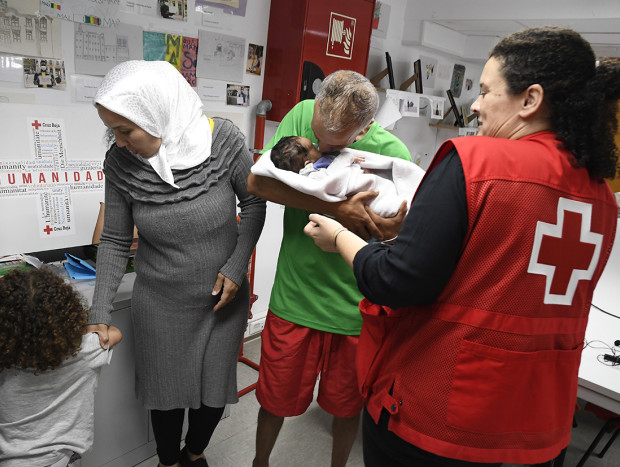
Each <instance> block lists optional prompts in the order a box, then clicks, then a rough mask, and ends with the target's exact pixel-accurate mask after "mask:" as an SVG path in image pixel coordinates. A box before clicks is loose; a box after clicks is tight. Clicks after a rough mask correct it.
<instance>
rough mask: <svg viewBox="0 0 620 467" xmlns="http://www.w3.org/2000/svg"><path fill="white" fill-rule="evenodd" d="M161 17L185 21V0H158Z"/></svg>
mask: <svg viewBox="0 0 620 467" xmlns="http://www.w3.org/2000/svg"><path fill="white" fill-rule="evenodd" d="M158 2H159V5H158V9H159V15H160V16H161V17H162V18H166V19H173V20H177V21H187V0H158Z"/></svg>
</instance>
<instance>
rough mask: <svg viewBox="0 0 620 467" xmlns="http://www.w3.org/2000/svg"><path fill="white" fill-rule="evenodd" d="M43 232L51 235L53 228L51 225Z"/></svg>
mask: <svg viewBox="0 0 620 467" xmlns="http://www.w3.org/2000/svg"><path fill="white" fill-rule="evenodd" d="M43 232H45V233H46V234H48V235H49V234H50V233H51V232H52V228H51V227H50V226H49V225H46V226H45V228H44V229H43Z"/></svg>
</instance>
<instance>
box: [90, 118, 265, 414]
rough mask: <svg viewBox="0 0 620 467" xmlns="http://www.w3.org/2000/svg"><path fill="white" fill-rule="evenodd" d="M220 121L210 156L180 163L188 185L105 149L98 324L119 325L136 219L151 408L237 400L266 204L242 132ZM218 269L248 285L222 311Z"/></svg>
mask: <svg viewBox="0 0 620 467" xmlns="http://www.w3.org/2000/svg"><path fill="white" fill-rule="evenodd" d="M214 120H215V126H214V130H213V141H212V147H211V156H210V157H209V158H208V159H207V160H206V161H204V162H203V163H202V164H199V165H198V166H196V167H193V168H191V169H186V170H173V174H174V180H175V183H176V184H177V185H178V186H179V187H180V189H177V188H174V187H172V186H171V185H169V184H167V183H165V182H164V181H162V179H161V178H160V177H159V176H158V175H157V174H156V173H155V171H154V170H153V169H152V168H151V166H150V165H149V164H148V163H146V162H145V161H144V160H142V159H140V158H139V157H136V156H133V155H132V154H130V153H129V152H128V151H126V150H125V149H119V148H118V147H117V146H116V145H114V146H113V147H112V148H111V149H110V150H109V151H108V153H107V154H106V159H105V164H104V173H105V176H106V182H105V183H106V185H105V217H104V227H103V233H102V235H101V243H100V245H99V250H98V253H97V280H96V285H95V292H94V298H93V305H92V308H91V311H90V317H89V324H96V323H105V324H109V323H110V320H111V316H110V313H111V312H112V302H113V299H114V296H115V293H116V290H117V288H118V286H119V284H120V281H121V279H122V276H123V273H124V271H125V266H126V264H127V255H128V252H129V247H130V245H131V238H132V233H133V225H134V223H135V225H136V226H137V228H138V232H139V235H140V242H139V247H138V251H137V254H136V257H135V271H136V280H135V285H134V289H133V298H132V304H131V316H132V322H133V328H134V337H135V355H136V361H135V365H136V396H137V398H138V400H140V401H141V402H142V404H143V405H144V406H145V407H146V408H147V409H158V410H170V409H173V408H181V407H190V408H199V407H200V404H201V403H202V404H205V405H207V406H210V407H223V406H224V405H225V404H228V403H235V402H237V401H238V397H237V387H236V382H237V380H236V362H237V356H238V353H239V348H240V346H241V340H242V338H243V333H244V330H245V326H246V323H247V319H248V311H249V284H248V281H247V275H246V274H247V269H248V261H249V258H250V256H251V254H252V250H253V249H254V246H255V245H256V242H257V241H258V237H259V236H260V233H261V230H262V227H263V223H264V220H265V201H263V200H262V199H260V198H257V197H255V196H252V195H250V194H248V192H247V189H246V180H247V177H248V174H249V173H250V167H251V165H252V158H251V155H250V152H249V151H248V149H247V148H246V146H245V140H244V137H243V135H242V134H241V133H240V131H239V130H238V129H237V127H235V126H234V125H233V124H232V123H231V122H230V121H228V120H223V119H217V118H216V119H214ZM235 195H236V197H237V198H238V200H239V207H240V210H241V212H240V217H241V221H240V223H239V225H237V216H236V208H235V203H236V201H235ZM218 272H221V273H222V274H223V275H225V276H226V277H228V278H229V279H231V280H232V281H233V282H235V283H236V284H239V285H240V288H239V291H238V293H237V295H236V297H235V299H234V300H233V301H232V302H230V303H229V304H228V305H226V306H225V307H224V308H221V309H219V310H218V311H217V312H214V311H213V306H215V304H216V303H217V301H218V300H219V296H218V297H213V296H212V295H211V291H212V290H213V286H214V284H215V281H216V279H217V274H218Z"/></svg>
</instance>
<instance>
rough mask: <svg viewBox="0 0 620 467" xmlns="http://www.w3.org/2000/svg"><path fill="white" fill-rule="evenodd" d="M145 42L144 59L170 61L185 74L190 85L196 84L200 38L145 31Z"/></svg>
mask: <svg viewBox="0 0 620 467" xmlns="http://www.w3.org/2000/svg"><path fill="white" fill-rule="evenodd" d="M143 44H144V50H143V56H144V60H148V61H165V62H168V63H170V64H171V65H172V66H174V67H175V68H176V69H177V70H179V71H180V72H181V73H182V74H183V76H184V77H185V79H186V80H187V82H188V83H189V84H190V86H194V87H195V86H196V60H197V53H198V39H196V38H195V37H183V36H178V35H176V34H164V33H161V32H153V31H144V32H143Z"/></svg>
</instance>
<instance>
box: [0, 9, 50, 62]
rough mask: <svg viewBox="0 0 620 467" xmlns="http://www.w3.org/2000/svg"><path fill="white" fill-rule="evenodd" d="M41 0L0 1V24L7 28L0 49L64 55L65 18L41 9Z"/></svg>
mask: <svg viewBox="0 0 620 467" xmlns="http://www.w3.org/2000/svg"><path fill="white" fill-rule="evenodd" d="M40 1H41V0H3V1H0V25H4V27H5V28H6V31H4V32H3V33H2V40H0V52H7V53H10V54H16V55H25V56H30V57H51V58H61V57H62V21H61V20H59V19H56V17H55V15H49V14H45V13H43V12H40V13H39V7H40V5H41V4H40ZM9 25H10V28H9Z"/></svg>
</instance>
